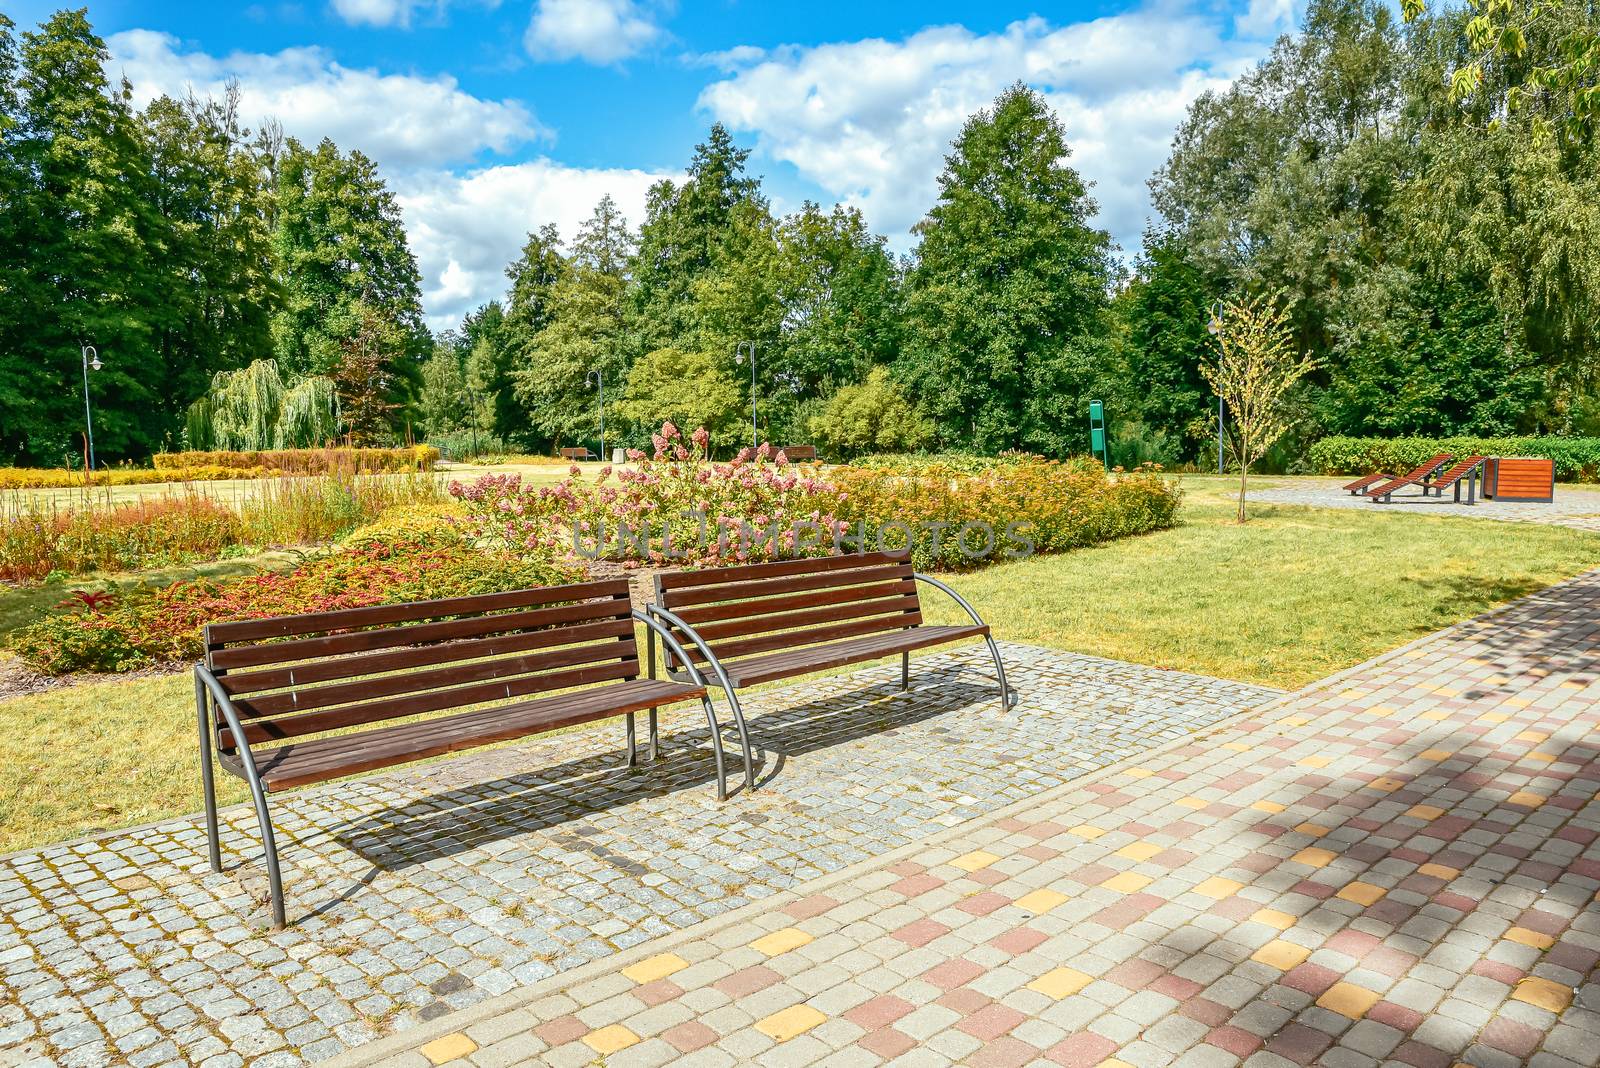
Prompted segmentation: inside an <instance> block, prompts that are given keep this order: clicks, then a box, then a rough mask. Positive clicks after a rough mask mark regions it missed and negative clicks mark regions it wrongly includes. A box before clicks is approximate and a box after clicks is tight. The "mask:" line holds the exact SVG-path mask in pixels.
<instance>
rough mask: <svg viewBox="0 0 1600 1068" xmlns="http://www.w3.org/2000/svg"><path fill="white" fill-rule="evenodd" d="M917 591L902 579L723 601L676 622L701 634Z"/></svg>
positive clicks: (911, 582)
mask: <svg viewBox="0 0 1600 1068" xmlns="http://www.w3.org/2000/svg"><path fill="white" fill-rule="evenodd" d="M916 590H917V584H916V582H915V581H914V580H912V579H910V578H905V579H901V580H899V581H898V582H883V583H877V584H875V585H870V586H844V587H835V588H832V589H822V590H815V591H812V592H809V593H796V594H780V595H779V596H776V597H761V598H755V599H751V600H744V601H724V602H719V603H717V604H710V605H704V606H702V607H699V608H684V609H681V610H678V611H677V615H678V618H679V619H682V620H683V621H684V622H685V623H688V624H690V625H692V626H694V627H695V629H696V630H699V631H700V633H701V634H704V633H705V630H704V629H703V628H701V627H700V624H702V623H715V622H718V621H721V620H728V619H742V618H745V617H748V616H759V615H769V614H771V613H774V612H786V611H790V610H792V609H797V608H820V607H822V606H824V605H833V604H851V603H854V602H856V601H872V600H878V599H881V598H884V597H896V596H905V595H907V594H912V593H915V592H916Z"/></svg>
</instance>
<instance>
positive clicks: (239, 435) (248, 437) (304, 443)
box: [187, 360, 340, 452]
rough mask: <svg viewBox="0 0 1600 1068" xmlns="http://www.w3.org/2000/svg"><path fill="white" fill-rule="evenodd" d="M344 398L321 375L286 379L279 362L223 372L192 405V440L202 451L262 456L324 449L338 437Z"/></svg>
mask: <svg viewBox="0 0 1600 1068" xmlns="http://www.w3.org/2000/svg"><path fill="white" fill-rule="evenodd" d="M339 424H340V419H339V398H338V395H337V393H336V391H335V389H334V384H333V381H332V380H331V379H329V378H326V377H323V376H321V375H311V376H308V377H306V378H301V379H292V380H290V381H289V382H287V383H286V382H285V381H284V380H283V376H282V375H281V374H279V372H278V363H277V361H276V360H256V361H254V362H253V363H251V364H250V365H249V366H247V367H242V368H240V369H239V370H237V371H219V372H217V374H216V375H215V376H214V377H213V378H212V379H211V390H210V392H209V393H207V394H206V395H205V396H203V397H201V398H200V399H199V400H197V401H195V402H194V403H193V404H191V405H190V406H189V419H188V426H187V432H188V439H189V444H190V446H191V447H193V448H197V449H229V450H237V451H245V452H257V451H260V450H263V449H299V448H310V447H312V446H315V445H320V444H322V443H323V442H325V441H328V440H330V439H331V438H334V437H336V436H337V435H338V433H339Z"/></svg>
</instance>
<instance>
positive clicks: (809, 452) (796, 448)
mask: <svg viewBox="0 0 1600 1068" xmlns="http://www.w3.org/2000/svg"><path fill="white" fill-rule="evenodd" d="M782 451H783V458H784V459H785V460H788V461H789V462H790V463H796V464H800V463H809V462H811V461H812V460H815V459H816V458H817V447H816V446H815V445H785V446H784V447H783V450H782Z"/></svg>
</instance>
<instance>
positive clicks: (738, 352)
mask: <svg viewBox="0 0 1600 1068" xmlns="http://www.w3.org/2000/svg"><path fill="white" fill-rule="evenodd" d="M745 349H749V350H750V447H751V448H752V449H758V448H760V447H761V442H760V441H759V440H757V436H758V433H759V432H758V431H757V430H756V343H755V342H754V341H741V342H739V343H738V344H737V345H735V346H734V347H733V362H734V363H744V352H745Z"/></svg>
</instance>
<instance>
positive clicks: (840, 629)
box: [686, 612, 922, 663]
mask: <svg viewBox="0 0 1600 1068" xmlns="http://www.w3.org/2000/svg"><path fill="white" fill-rule="evenodd" d="M921 623H922V615H921V613H918V612H907V613H903V614H900V615H892V616H873V617H871V618H870V619H857V620H853V621H850V622H846V623H832V624H828V625H825V626H820V627H813V628H811V629H809V630H798V631H781V632H779V633H776V634H762V635H758V636H757V637H754V638H735V639H733V640H730V641H725V642H722V643H720V644H718V645H713V646H712V651H713V652H715V653H716V654H717V657H718V659H720V660H722V661H723V663H727V662H728V661H729V660H733V659H736V658H738V657H741V656H750V655H752V654H754V653H765V652H770V651H772V650H773V649H787V648H792V647H794V646H800V645H816V644H818V643H819V642H830V641H837V640H838V639H840V638H854V637H859V636H860V635H863V634H876V633H878V632H880V631H894V630H903V629H905V628H906V627H915V626H920V625H921ZM708 644H709V643H708ZM686 648H687V651H688V653H689V655H690V656H692V657H693V658H694V659H695V660H696V662H701V661H704V660H705V657H704V656H703V655H702V654H701V653H700V651H699V650H698V649H696V648H695V647H694V646H692V645H691V646H687V647H686Z"/></svg>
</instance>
